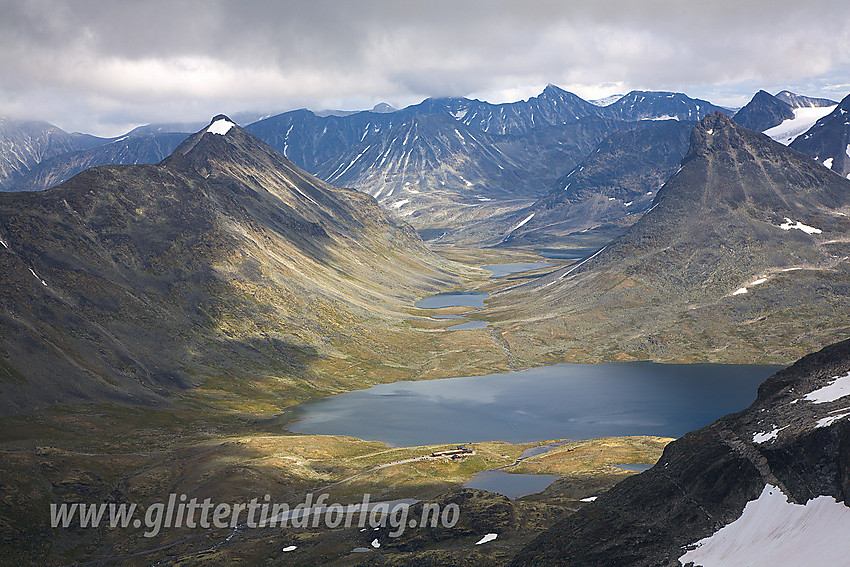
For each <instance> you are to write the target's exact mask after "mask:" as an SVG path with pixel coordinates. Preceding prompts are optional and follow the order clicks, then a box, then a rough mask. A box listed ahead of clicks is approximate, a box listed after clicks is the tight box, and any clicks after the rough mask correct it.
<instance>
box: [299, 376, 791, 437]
mask: <svg viewBox="0 0 850 567" xmlns="http://www.w3.org/2000/svg"><path fill="white" fill-rule="evenodd" d="M780 368H781V367H780V366H755V365H729V364H655V363H651V362H626V363H604V364H558V365H554V366H545V367H541V368H534V369H531V370H524V371H520V372H509V373H505V374H490V375H487V376H474V377H468V378H449V379H442V380H424V381H420V382H396V383H393V384H381V385H378V386H374V387H372V388H369V389H366V390H358V391H354V392H349V393H346V394H340V395H337V396H331V397H328V398H324V399H319V400H312V401H309V402H305V403H303V404H300V405H298V406H296V407H294V408H292V409H290V410H289V411H288V412H287V415H288V416H290V417H293V418H295V419H298V420H299V421H295V422H293V423H290V424H289V425H288V426H287V428H288V429H289V430H291V431H294V432H299V433H320V434H334V435H351V436H354V437H359V438H361V439H370V440H378V441H383V442H385V443H388V444H390V445H394V446H411V445H431V444H440V443H464V442H476V441H490V440H499V441H509V442H512V443H520V442H526V441H539V440H545V439H590V438H595V437H607V436H623V435H659V436H665V437H680V436H682V435H683V434H685V433H687V432H688V431H691V430H694V429H698V428H700V427H702V426H704V425H708V424H709V423H711V422H712V421H714V420H715V419H717V418H719V417H722V416H724V415H726V414H728V413H731V412H734V411H739V410H742V409H744V408H745V407H747V406H748V405H749V404H751V403H752V402H753V400H755V397H756V392H757V389H758V386H759V384H761V382H763V381H764V380H765V379H766V378H767V377H768V376H770V375H771V374H773V373H774V372H776V371H777V370H779V369H780Z"/></svg>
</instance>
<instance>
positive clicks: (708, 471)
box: [511, 341, 850, 567]
mask: <svg viewBox="0 0 850 567" xmlns="http://www.w3.org/2000/svg"><path fill="white" fill-rule="evenodd" d="M847 376H850V341H845V342H842V343H838V344H836V345H832V346H830V347H827V348H825V349H823V350H822V351H820V352H818V353H816V354H812V355H809V356H806V357H805V358H803V359H801V360H800V361H798V362H797V363H795V364H794V365H793V366H791V367H790V368H787V369H785V370H782V371H781V372H779V373H777V374H775V375H774V376H772V377H771V378H769V379H768V380H767V381H766V382H764V384H762V385H761V387H760V388H759V394H758V399H757V400H756V401H755V402H754V403H753V405H752V406H750V407H749V408H748V409H746V410H744V411H742V412H740V413H737V414H732V415H729V416H727V417H724V418H722V419H720V420H718V421H716V422H715V423H713V424H711V425H709V426H708V427H705V428H703V429H700V430H697V431H694V432H691V433H689V434H687V435H685V436H684V437H682V438H681V439H679V440H677V441H674V442H673V443H671V444H670V445H668V446H667V448H666V449H665V451H664V454H663V456H662V457H661V459H660V460H659V461H658V463H657V464H656V465H655V466H654V467H653V468H652V469H650V470H649V471H647V472H645V473H643V474H640V475H637V476H634V477H631V478H629V479H627V480H625V481H623V482H621V483H620V484H618V485H617V486H615V487H614V488H613V489H611V490H610V491H608V492H607V493H605V494H603V495H602V496H600V497H599V499H598V500H597V501H596V502H594V503H592V504H589V505H588V506H587V507H585V508H583V509H582V510H580V511H578V512H576V513H575V514H573V515H571V516H569V517H567V518H566V519H564V520H562V521H559V522H557V523H556V524H555V525H554V526H553V527H552V528H551V529H549V530H548V531H546V532H544V533H543V534H542V535H540V536H539V537H537V538H536V539H535V540H534V541H532V542H531V543H530V544H529V545H527V546H526V547H525V549H523V550H522V551H521V552H520V553H519V554H518V556H517V557H516V558H515V559H514V560H513V561H512V562H511V565H513V566H516V567H519V566H523V567H525V566H528V567H531V566H538V565H539V566H544V565H545V566H549V565H562V566H567V565H571V566H572V565H575V566H582V567H593V566H600V567H601V566H609V565H630V566H634V567H643V566H650V565H653V566H654V565H680V564H693V563H692V562H694V561H695V562H696V563H697V564H705V565H728V564H730V563H729V561H730V558H733V557H734V558H735V560H736V562H735V563H734V564H742V565H744V564H746V565H752V564H758V565H769V564H777V563H776V562H772V561H771V560H770V557H774V560H775V557H776V556H777V555H782V556H784V557H786V558H789V559H790V560H789V562H788V563H787V564H801V565H802V564H810V565H827V564H831V563H833V561H830V560H825V558H826V557H829V556H830V555H832V556H834V557H839V556H840V557H846V553H847V542H846V541H845V540H843V539H842V538H837V537H832V538H826V539H827V540H829V541H821V542H818V536H819V534H815V533H813V532H812V531H811V529H810V528H811V525H815V524H816V523H817V522H818V521H819V520H821V521H822V520H823V518H824V517H828V518H830V519H829V520H827V521H826V522H822V523H821V525H820V527H819V528H816V530H818V531H822V530H834V532H835V533H844V532H845V531H846V530H847V529H848V525H850V510H848V508H847V502H848V497H850V493H848V486H850V477H848V470H850V461H848V455H850V452H848V448H850V422H848V420H847V419H846V416H847V414H846V412H845V411H843V410H846V409H847V408H846V406H847V399H846V397H845V398H841V397H840V395H834V394H833V395H828V394H827V392H828V390H823V388H828V387H829V386H831V385H833V384H834V382H835V380H836V379H837V378H840V377H844V378H845V379H846V378H847ZM843 393H844V394H846V390H845V391H844V392H843ZM771 496H773V497H774V498H771ZM819 496H820V497H821V498H819V499H818V504H817V505H815V503H814V502H813V500H814V499H816V498H818V497H819ZM824 497H825V498H824ZM745 506H746V508H747V509H746V510H745ZM818 506H820V508H818ZM807 524H811V525H809V526H808V527H809V531H808V532H804V531H803V530H806V529H807ZM724 526H727V530H726V531H727V533H726V534H725V535H726V536H727V538H728V539H727V540H726V544H724V542H720V541H715V542H713V543H711V542H707V543H704V544H703V549H698V550H696V551H700V552H701V553H702V555H701V556H691V555H689V556H685V552H686V551H687V550H688V549H689V548H690V547H691V546H693V544H695V543H696V542H698V541H700V540H702V539H703V538H708V537H710V536H712V535H713V534H715V533H717V532H718V531H719V530H720V529H721V528H723V527H724ZM729 531H732V532H735V533H738V534H739V535H740V538H739V539H738V540H735V539H734V537H731V534H730V533H728V532H729ZM777 534H781V536H778V535H777ZM791 541H793V542H794V544H793V545H790V546H789V545H788V543H789V542H791ZM736 544H737V545H738V547H735V545H736ZM824 544H826V547H824ZM780 546H784V547H783V548H782V549H784V551H783V552H781V553H779V554H778V553H777V550H778V549H779V548H780ZM724 553H725V555H724ZM683 556H684V557H683ZM706 557H713V558H714V559H713V560H712V561H706V562H704V561H705V559H706ZM723 557H725V558H726V559H725V560H724V559H723ZM754 558H755V559H754ZM791 558H797V559H798V560H794V559H791ZM803 558H804V559H803ZM680 560H681V563H680ZM737 561H740V563H738V562H737Z"/></svg>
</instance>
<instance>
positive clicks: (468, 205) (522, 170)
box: [317, 114, 619, 228]
mask: <svg viewBox="0 0 850 567" xmlns="http://www.w3.org/2000/svg"><path fill="white" fill-rule="evenodd" d="M617 126H619V125H618V124H616V123H612V122H611V121H607V120H602V119H596V118H589V119H583V120H581V121H578V122H574V123H571V124H567V125H562V126H552V127H548V128H544V127H541V128H537V129H535V130H533V131H532V132H529V133H526V134H524V135H522V136H500V135H492V134H487V133H484V132H480V131H478V130H474V129H471V128H467V127H466V126H464V125H463V124H461V123H459V122H458V121H457V120H455V119H454V118H452V117H450V116H446V115H443V114H426V115H417V116H414V117H412V118H410V119H408V120H406V121H405V122H403V123H402V124H399V125H397V126H395V127H393V128H391V129H390V130H388V131H386V132H384V133H382V134H379V135H376V136H372V137H368V138H366V139H364V140H363V141H362V142H361V143H359V144H357V145H355V146H354V147H353V148H352V149H351V150H349V151H348V152H346V153H344V154H343V155H342V159H339V160H338V159H333V160H329V161H328V162H326V163H325V164H323V165H322V166H320V168H319V170H318V173H317V174H318V176H319V177H321V178H322V179H326V180H328V182H330V183H333V184H335V185H342V186H345V187H353V188H355V189H358V190H360V191H365V192H368V193H370V194H371V195H372V196H374V197H375V198H376V199H378V201H379V202H380V203H381V204H382V205H383V206H384V207H385V208H387V209H388V210H390V211H392V212H394V213H395V214H396V215H399V216H401V217H402V218H404V219H405V220H407V221H409V222H411V223H412V224H414V226H416V227H418V228H437V227H442V228H448V227H457V226H465V225H466V224H467V223H468V222H470V221H473V220H476V219H482V218H490V217H491V216H492V215H493V214H495V213H496V212H501V211H504V210H506V209H507V210H513V209H516V208H519V207H521V206H522V205H523V204H528V203H529V202H530V201H531V200H533V199H536V198H538V197H539V196H540V195H541V194H542V193H543V192H544V191H545V190H546V189H547V188H548V187H549V186H550V185H551V182H552V180H553V178H554V176H555V175H557V174H556V173H555V172H556V171H558V168H564V167H570V166H571V165H572V164H574V163H575V162H576V160H578V159H580V158H581V156H584V155H586V154H587V153H588V152H589V151H590V149H592V148H593V146H594V145H595V144H596V143H597V142H598V141H599V140H600V139H601V138H602V137H604V136H605V135H606V134H607V133H608V132H610V131H611V129H613V128H615V127H617ZM521 200H524V201H521Z"/></svg>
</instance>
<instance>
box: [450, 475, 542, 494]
mask: <svg viewBox="0 0 850 567" xmlns="http://www.w3.org/2000/svg"><path fill="white" fill-rule="evenodd" d="M557 479H558V475H553V474H510V473H506V472H502V471H483V472H480V473H477V474H475V475H473V477H472V478H470V479H469V480H468V481H466V482H464V483H463V486H464V487H466V488H477V489H478V490H486V491H487V492H495V493H496V494H501V495H502V496H507V497H508V498H511V499H514V498H522V497H523V496H528V495H529V494H536V493H538V492H542V491H543V490H546V487H548V486H549V485H550V484H552V483H553V482H555V480H557Z"/></svg>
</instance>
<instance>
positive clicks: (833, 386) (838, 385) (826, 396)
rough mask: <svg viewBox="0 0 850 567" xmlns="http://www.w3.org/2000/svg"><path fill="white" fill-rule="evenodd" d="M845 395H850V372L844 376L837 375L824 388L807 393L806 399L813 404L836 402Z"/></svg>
mask: <svg viewBox="0 0 850 567" xmlns="http://www.w3.org/2000/svg"><path fill="white" fill-rule="evenodd" d="M844 396H850V372H848V373H847V374H845V375H844V376H836V377H835V378H833V379H832V382H830V383H829V384H827V385H826V386H824V387H823V388H818V389H817V390H815V391H814V392H809V393H808V394H806V396H805V400H806V401H808V402H812V403H813V404H824V403H826V402H834V401H835V400H837V399H839V398H843V397H844Z"/></svg>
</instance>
